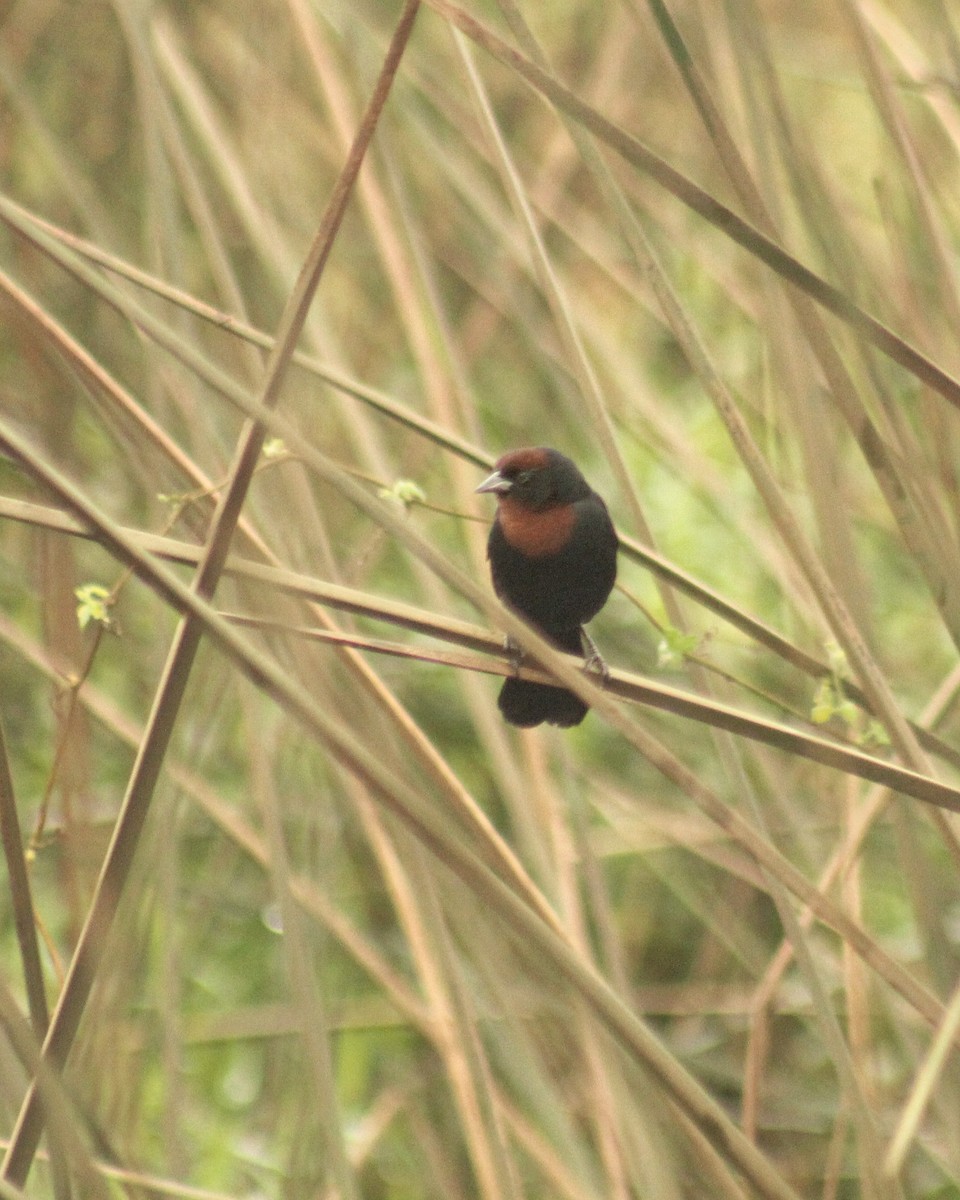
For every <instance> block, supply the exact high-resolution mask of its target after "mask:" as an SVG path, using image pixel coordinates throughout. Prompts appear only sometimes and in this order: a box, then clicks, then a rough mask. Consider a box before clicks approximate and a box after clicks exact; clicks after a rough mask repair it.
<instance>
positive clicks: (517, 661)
mask: <svg viewBox="0 0 960 1200" xmlns="http://www.w3.org/2000/svg"><path fill="white" fill-rule="evenodd" d="M503 648H504V650H506V652H507V657H508V659H509V660H510V670H511V671H512V672H513V673H514V675H519V674H520V668H521V667H522V666H523V659H524V653H523V647H522V646H521V645H520V643H519V642H515V641H514V640H513V638H512V637H511V636H510V635H509V634H507V636H506V637H505V638H504V641H503Z"/></svg>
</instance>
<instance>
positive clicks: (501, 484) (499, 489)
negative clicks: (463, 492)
mask: <svg viewBox="0 0 960 1200" xmlns="http://www.w3.org/2000/svg"><path fill="white" fill-rule="evenodd" d="M512 487H513V481H512V480H510V479H507V478H505V477H504V476H503V475H501V474H500V472H499V471H494V473H493V474H492V475H488V476H487V478H486V479H485V480H484V481H483V483H481V484H480V486H479V487H478V488H475V489H474V491H477V492H496V493H497V495H498V496H502V495H504V494H505V493H506V492H509V491H510V489H511V488H512Z"/></svg>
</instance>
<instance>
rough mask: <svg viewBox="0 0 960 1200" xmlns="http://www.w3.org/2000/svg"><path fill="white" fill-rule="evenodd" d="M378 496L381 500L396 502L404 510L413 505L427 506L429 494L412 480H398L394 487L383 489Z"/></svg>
mask: <svg viewBox="0 0 960 1200" xmlns="http://www.w3.org/2000/svg"><path fill="white" fill-rule="evenodd" d="M377 495H378V496H379V497H380V498H381V500H395V501H396V502H397V503H398V504H402V505H403V507H404V508H409V507H410V506H411V505H412V504H425V503H426V499H427V493H426V492H425V491H424V490H423V488H422V487H420V485H419V484H418V483H414V481H413V480H412V479H398V480H397V481H396V482H395V483H394V484H393V486H392V487H388V488H381V489H380V490H379V491H378V492H377Z"/></svg>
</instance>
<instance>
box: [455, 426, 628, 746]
mask: <svg viewBox="0 0 960 1200" xmlns="http://www.w3.org/2000/svg"><path fill="white" fill-rule="evenodd" d="M476 490H477V492H492V493H493V494H494V495H495V496H496V497H497V514H496V517H495V519H494V522H493V525H492V526H491V528H490V537H489V540H488V542H487V558H488V559H489V561H490V573H491V576H492V580H493V590H494V591H495V592H496V594H497V595H498V596H499V598H500V599H501V600H502V601H503V603H504V604H506V605H507V607H508V608H510V609H512V610H513V611H514V612H515V613H518V614H519V615H520V616H522V617H524V618H525V619H526V620H527V621H528V622H529V623H530V624H531V625H532V626H533V627H534V628H535V629H537V630H539V632H540V633H542V634H543V635H544V637H545V638H546V639H547V640H548V641H549V642H550V643H552V645H554V646H556V647H557V649H558V650H566V651H569V652H571V653H575V654H584V653H585V652H586V657H587V664H588V666H595V667H597V668H599V670H600V672H601V674H603V676H604V678H606V675H607V673H608V672H607V669H606V665H605V664H604V662H603V659H602V658H600V655H599V653H598V652H597V649H596V647H595V646H594V644H593V641H592V639H591V638H590V636H589V634H587V633H586V631H585V630H584V629H583V625H584V623H585V622H587V621H589V620H590V619H591V618H592V617H595V616H596V615H597V613H598V612H599V611H600V609H601V608H603V606H604V604H606V602H607V598H608V596H609V595H610V593H611V591H612V590H613V585H614V581H615V580H616V576H617V544H618V543H617V534H616V530H615V529H614V527H613V522H612V521H611V520H610V514H609V513H608V512H607V506H606V504H604V502H603V500H602V499H601V497H600V496H598V495H597V493H596V492H595V491H594V490H593V488H591V487H590V485H589V483H587V481H586V479H584V477H583V475H582V474H581V473H580V470H579V469H578V467H577V466H576V464H575V463H574V462H573V461H572V460H571V459H569V458H567V457H566V455H564V454H561V453H560V452H559V451H558V450H553V449H550V447H548V446H531V447H526V448H524V449H521V450H511V451H510V452H509V453H507V454H504V455H503V456H502V458H500V459H499V460H498V461H497V463H496V464H495V467H494V471H493V474H492V475H490V476H489V477H488V478H487V479H485V480H484V481H483V483H481V484H480V486H479V487H478V488H477V489H476ZM507 644H508V647H510V648H511V649H513V650H514V653H515V655H516V648H515V647H513V646H512V645H511V643H510V639H508V643H507ZM516 663H517V665H519V656H518V655H517V656H516ZM497 703H498V705H499V708H500V711H501V713H502V714H503V716H504V718H505V719H506V720H507V721H508V722H509V723H510V724H511V725H517V726H520V727H522V728H530V727H532V726H535V725H540V724H543V723H544V722H546V723H547V724H549V725H558V726H561V727H563V728H568V727H570V726H572V725H579V724H580V722H581V721H582V720H583V718H584V717H585V716H586V715H587V710H588V706H587V705H586V704H584V702H583V701H582V700H581V699H580V697H579V696H575V695H574V694H573V692H571V691H569V690H568V689H567V688H562V687H555V686H552V685H550V684H545V683H534V682H532V681H531V680H527V679H517V678H509V679H507V680H506V682H505V683H504V685H503V687H502V689H501V691H500V696H499V699H498V701H497Z"/></svg>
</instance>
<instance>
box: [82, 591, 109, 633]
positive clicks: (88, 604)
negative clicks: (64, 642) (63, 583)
mask: <svg viewBox="0 0 960 1200" xmlns="http://www.w3.org/2000/svg"><path fill="white" fill-rule="evenodd" d="M73 594H74V595H75V596H76V598H77V599H78V600H79V602H80V603H79V604H78V605H77V621H78V623H79V625H80V628H81V629H86V627H87V626H88V625H89V624H90V622H91V621H95V622H97V624H99V625H102V626H103V627H104V628H105V629H109V628H110V626H111V624H112V622H111V620H110V611H109V610H110V605H111V604H112V603H113V600H112V598H111V595H110V589H109V588H105V587H103V586H102V585H101V584H99V583H85V584H84V585H83V586H82V587H78V588H74V589H73Z"/></svg>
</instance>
